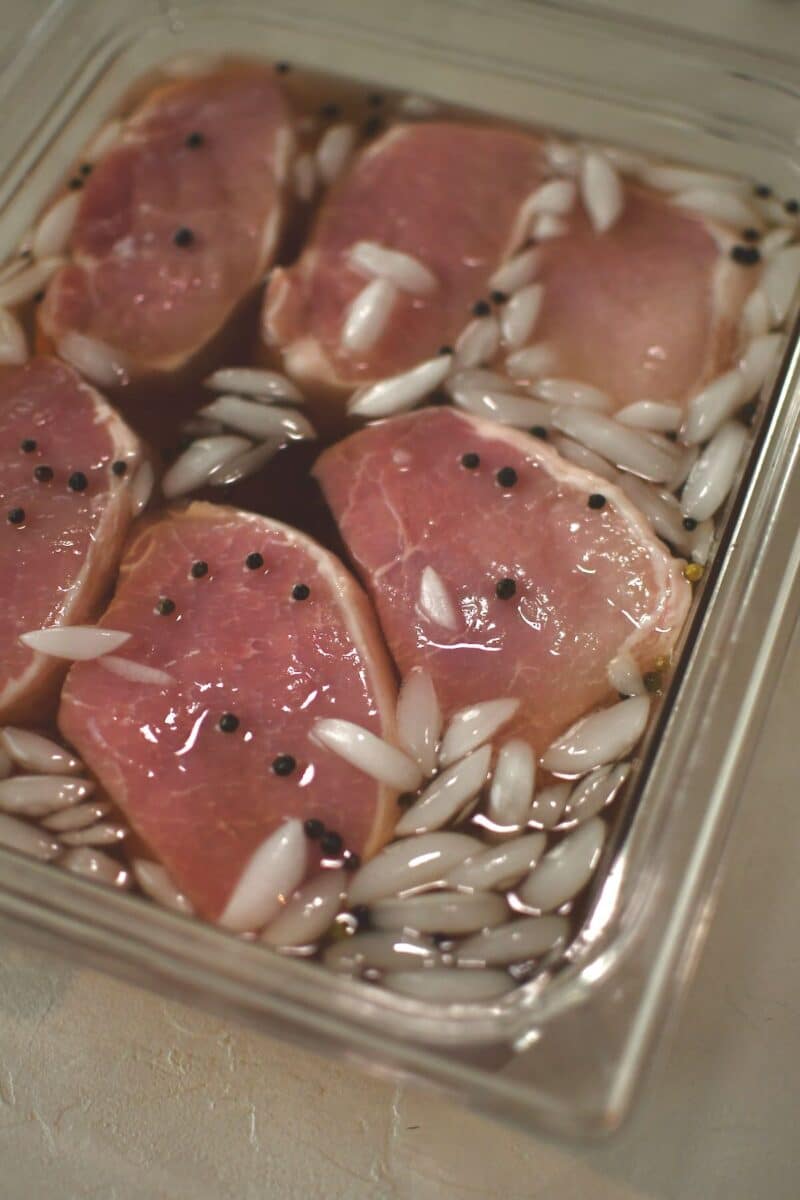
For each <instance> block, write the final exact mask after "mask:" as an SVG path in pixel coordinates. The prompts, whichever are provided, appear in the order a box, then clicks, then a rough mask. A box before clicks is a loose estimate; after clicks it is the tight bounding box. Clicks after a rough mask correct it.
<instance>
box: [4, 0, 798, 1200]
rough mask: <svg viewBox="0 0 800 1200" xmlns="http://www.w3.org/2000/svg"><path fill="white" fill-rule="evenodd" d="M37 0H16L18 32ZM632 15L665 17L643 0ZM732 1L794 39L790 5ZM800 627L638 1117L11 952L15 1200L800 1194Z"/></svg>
mask: <svg viewBox="0 0 800 1200" xmlns="http://www.w3.org/2000/svg"><path fill="white" fill-rule="evenodd" d="M32 7H33V5H32V3H30V4H28V3H26V0H0V40H1V39H2V36H3V28H4V27H5V26H11V25H12V24H13V23H14V20H15V19H17V20H18V19H19V18H20V15H21V14H22V13H26V12H27V13H29V12H30V10H31V8H32ZM617 7H618V8H620V9H623V10H626V11H638V12H644V11H653V12H656V13H657V12H658V9H659V7H660V6H656V5H655V4H651V3H644V2H643V0H639V2H638V3H637V2H635V0H618V3H617ZM714 14H717V15H718V16H719V17H720V18H722V17H723V15H724V16H725V19H726V20H729V19H730V17H731V14H733V15H734V19H735V20H736V21H739V22H740V23H741V28H742V30H743V31H745V32H750V31H754V32H755V31H757V30H759V29H760V30H761V31H762V34H763V41H764V44H772V45H773V46H775V47H780V44H781V37H782V36H783V37H784V38H786V36H787V35H788V34H790V33H791V34H792V35H793V36H795V35H796V32H797V28H798V19H799V18H798V8H797V6H796V5H793V4H791V3H777V2H775V3H757V2H753V3H747V2H742V0H739V3H737V4H735V5H731V4H729V3H726V0H714V2H713V4H712V3H710V2H709V3H707V4H706V5H704V6H703V7H702V8H700V7H698V6H697V5H694V4H689V3H683V2H681V3H676V4H674V5H673V6H672V15H673V18H675V19H677V17H678V16H680V17H682V18H683V19H685V20H692V21H693V23H694V24H695V25H696V27H697V28H698V29H701V28H702V29H706V30H713V29H714V27H715V24H716V23H717V22H716V20H715V16H714ZM798 691H800V638H796V639H795V641H794V644H793V647H792V651H791V653H790V655H789V656H788V658H787V661H786V663H785V667H784V672H783V677H782V680H781V683H780V687H779V688H778V690H777V692H776V695H775V697H774V701H773V704H772V709H771V712H770V715H769V717H768V721H767V725H766V729H765V732H764V735H763V738H762V742H761V745H760V749H759V751H758V754H757V756H756V760H755V762H754V764H753V768H752V771H751V773H750V777H749V782H748V784H747V786H746V788H745V792H744V796H743V800H742V805H741V811H740V815H739V817H738V819H737V821H736V824H735V826H734V831H733V836H732V839H731V846H730V851H729V856H728V861H727V864H726V872H725V880H724V884H723V887H722V891H721V896H720V901H719V907H718V911H717V914H716V917H715V920H714V923H713V925H712V928H711V932H710V935H709V938H708V943H707V945H706V948H705V952H704V954H703V957H702V961H701V964H700V967H699V970H698V973H697V977H696V980H695V982H694V985H693V987H692V989H691V991H690V995H689V998H688V1001H687V1003H686V1005H685V1007H684V1009H683V1011H682V1013H681V1014H680V1020H679V1023H678V1027H677V1030H676V1031H675V1034H674V1037H673V1039H672V1041H671V1045H670V1047H669V1049H668V1052H667V1053H666V1054H665V1055H663V1056H662V1059H661V1062H660V1064H659V1066H658V1069H657V1071H656V1077H655V1079H654V1080H653V1081H652V1082H651V1084H650V1086H649V1087H648V1089H647V1090H646V1092H645V1094H644V1096H643V1098H642V1100H641V1102H640V1104H639V1106H638V1107H637V1110H636V1113H635V1115H634V1117H633V1119H632V1120H631V1122H630V1123H629V1125H628V1126H627V1127H626V1129H625V1130H624V1131H623V1132H622V1133H621V1134H620V1135H619V1136H618V1137H617V1138H616V1139H615V1140H613V1141H612V1142H610V1143H608V1144H606V1145H603V1146H601V1147H599V1148H592V1149H588V1150H576V1149H574V1148H567V1147H563V1146H555V1145H553V1144H552V1143H548V1142H545V1141H542V1140H540V1139H538V1138H536V1137H534V1136H525V1135H522V1134H519V1133H512V1132H509V1131H507V1130H505V1129H503V1128H501V1127H500V1126H498V1125H495V1124H493V1123H491V1122H489V1121H487V1120H484V1119H483V1118H481V1117H478V1116H475V1115H472V1114H469V1113H467V1112H465V1111H464V1110H462V1109H460V1108H458V1107H456V1106H454V1105H452V1104H450V1103H449V1102H447V1101H445V1100H443V1099H440V1098H439V1097H437V1096H434V1095H432V1094H428V1093H425V1092H423V1091H421V1090H418V1089H417V1088H415V1087H410V1086H395V1085H393V1084H390V1083H386V1082H381V1081H376V1080H372V1079H369V1078H367V1077H365V1076H364V1075H362V1074H360V1073H357V1072H356V1071H354V1070H352V1069H350V1068H349V1067H346V1066H342V1065H339V1064H331V1063H329V1062H323V1061H322V1060H320V1059H318V1058H316V1057H314V1056H312V1055H311V1054H308V1053H304V1052H301V1051H298V1050H296V1049H294V1048H292V1047H287V1046H284V1045H281V1044H278V1043H276V1042H274V1041H272V1040H270V1039H268V1038H266V1037H263V1036H260V1035H257V1034H254V1033H252V1032H249V1031H247V1030H245V1029H243V1028H240V1027H237V1026H230V1025H229V1024H227V1023H225V1022H223V1021H220V1020H217V1019H214V1018H212V1017H208V1016H205V1015H203V1014H200V1013H198V1012H196V1011H194V1010H193V1009H189V1008H186V1007H184V1006H182V1005H180V1004H177V1003H174V1002H171V1001H170V1002H168V1001H165V1000H162V999H159V998H157V997H155V996H153V995H150V994H149V993H145V992H143V991H139V990H136V989H133V988H131V987H129V986H127V985H123V984H120V983H117V982H114V981H111V980H109V979H107V978H105V977H104V976H101V975H99V974H95V973H93V972H90V971H86V970H78V969H73V968H71V967H70V966H68V965H65V964H63V963H60V962H57V961H55V960H54V959H51V958H49V957H45V956H43V955H40V954H39V953H35V952H33V951H31V950H24V949H19V948H16V947H9V946H4V945H0V1200H79V1198H80V1200H83V1198H84V1197H87V1198H88V1197H93V1198H94V1197H96V1198H100V1200H217V1198H220V1197H231V1198H235V1200H250V1198H252V1200H255V1198H256V1197H258V1198H259V1200H261V1198H264V1197H269V1198H270V1200H273V1198H274V1200H301V1198H302V1200H307V1198H309V1197H317V1196H319V1197H323V1196H324V1197H325V1200H338V1198H341V1200H461V1198H462V1197H463V1198H464V1200H468V1198H470V1197H476V1198H479V1197H480V1198H483V1197H486V1198H489V1197H493V1196H499V1197H503V1198H504V1200H533V1198H535V1197H545V1198H547V1200H549V1198H550V1197H556V1198H557V1200H586V1198H587V1197H591V1198H592V1200H694V1198H698V1200H762V1198H763V1200H796V1197H797V1195H798V1192H799V1191H800V1183H799V1182H798V1181H799V1180H800V1147H799V1145H798V1138H797V1135H796V1132H795V1125H796V1109H797V1096H798V1085H797V1078H798V1074H800V951H799V950H798V939H797V913H798V911H800V871H798V869H797V861H798V849H799V848H800V805H798V801H797V791H796V779H797V775H798V769H799V768H800V745H798V739H797V719H796V697H797V695H798Z"/></svg>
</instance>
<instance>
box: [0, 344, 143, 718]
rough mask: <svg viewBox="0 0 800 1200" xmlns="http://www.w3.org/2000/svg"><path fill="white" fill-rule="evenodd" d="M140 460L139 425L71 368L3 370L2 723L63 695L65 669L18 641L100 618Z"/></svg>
mask: <svg viewBox="0 0 800 1200" xmlns="http://www.w3.org/2000/svg"><path fill="white" fill-rule="evenodd" d="M139 457H140V447H139V442H138V440H137V438H136V437H135V436H134V435H133V433H132V432H131V431H130V429H128V427H127V426H126V425H125V424H124V423H123V421H122V420H121V419H120V417H119V416H117V414H116V413H115V412H114V410H113V409H112V408H110V407H109V406H108V404H106V402H105V400H103V398H102V397H101V396H100V395H98V393H97V392H96V391H94V389H93V388H91V387H88V386H87V385H86V384H85V383H83V382H82V381H81V380H80V379H79V378H78V376H77V375H76V374H75V372H74V371H72V370H71V368H69V367H66V366H64V365H63V363H59V362H56V361H55V360H54V359H49V358H36V359H33V360H32V361H31V362H29V363H28V364H27V365H26V366H24V367H19V368H18V369H16V370H13V371H5V372H3V373H2V374H0V503H1V504H2V509H0V512H1V513H2V521H0V597H1V598H2V603H0V722H2V721H21V720H26V719H33V720H36V721H41V719H42V715H43V711H42V706H45V707H47V706H50V705H52V703H53V701H54V700H55V698H56V694H57V691H58V686H59V683H60V681H61V679H62V678H63V675H64V674H65V671H66V667H65V665H64V664H63V663H61V662H59V660H58V659H54V658H49V657H45V656H44V655H41V654H34V653H33V651H31V650H28V649H27V648H26V647H25V646H23V645H22V644H21V643H20V642H19V641H18V640H17V639H18V638H19V635H20V634H21V633H24V632H26V631H27V630H31V629H38V628H40V627H44V626H50V625H79V624H81V623H83V622H85V621H89V620H93V619H94V617H95V616H96V614H97V612H98V611H99V609H100V607H101V605H102V604H103V602H104V600H105V597H106V594H107V593H108V591H109V590H110V587H111V585H112V582H113V579H114V573H115V570H116V566H117V561H118V559H119V555H120V553H121V550H122V543H123V540H124V538H125V534H126V532H127V530H128V525H129V524H130V521H131V515H132V514H131V502H130V496H129V486H130V479H131V476H132V474H133V468H134V466H135V465H136V462H137V460H138V458H139ZM117 462H120V463H125V473H124V474H115V472H114V470H112V463H117ZM116 470H117V471H120V470H122V468H121V467H117V468H116Z"/></svg>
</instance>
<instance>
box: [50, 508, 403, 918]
mask: <svg viewBox="0 0 800 1200" xmlns="http://www.w3.org/2000/svg"><path fill="white" fill-rule="evenodd" d="M254 545H257V546H258V547H259V550H258V552H257V553H258V554H259V555H260V556H261V557H262V558H263V569H259V570H248V569H246V568H245V569H243V564H244V563H245V562H246V560H247V558H248V556H249V555H251V554H253V553H254V551H253V549H252V547H253V546H254ZM205 563H208V564H210V566H211V570H210V571H209V574H208V575H207V576H206V575H204V574H203V575H201V576H200V579H199V580H198V578H197V577H196V575H195V574H194V572H193V569H192V568H193V567H196V566H197V564H205ZM298 576H300V577H302V578H303V579H305V580H308V581H309V583H308V585H307V586H308V588H309V595H308V597H307V599H306V601H305V603H303V604H298V603H296V602H295V601H294V600H292V589H293V587H294V586H295V580H296V579H297V578H298ZM154 592H155V593H156V594H158V593H159V592H160V593H161V595H162V597H167V598H169V600H170V601H171V602H172V603H173V604H174V612H173V615H171V616H170V617H169V618H168V619H166V620H165V619H163V618H162V617H161V616H160V615H159V612H161V611H163V608H162V609H159V610H158V611H154V608H153V593H154ZM162 605H163V600H162ZM100 625H101V627H109V628H112V629H122V630H125V631H127V632H128V633H129V634H130V635H131V637H130V640H129V641H127V642H126V643H125V646H124V648H123V650H122V651H121V653H122V654H123V655H124V657H125V658H127V659H129V660H130V661H132V662H134V663H137V664H144V665H145V666H146V667H150V668H157V669H158V670H159V671H162V672H165V673H166V675H167V677H169V678H170V679H171V681H172V682H170V683H165V684H164V685H163V686H154V685H153V684H150V683H142V684H140V685H137V684H136V683H131V682H130V681H129V680H128V679H123V678H121V677H120V676H119V675H117V674H114V673H112V672H109V671H108V670H106V669H105V667H104V666H103V663H102V660H100V661H97V662H87V663H79V664H76V665H75V666H74V667H73V668H72V670H71V672H70V675H69V677H68V679H67V682H66V684H65V687H64V691H63V694H62V701H61V708H60V711H59V718H58V720H59V727H60V729H61V731H62V733H63V734H64V735H65V737H67V738H68V739H69V741H70V743H71V744H72V745H74V746H75V747H76V749H77V751H78V753H79V754H80V756H81V758H82V759H83V761H84V762H85V763H86V764H87V765H88V766H89V767H90V768H91V769H92V771H93V772H94V773H95V774H96V776H97V777H98V779H100V781H101V783H102V784H103V786H104V788H105V789H106V791H107V792H108V794H109V796H110V797H111V798H112V800H113V801H114V802H115V803H116V804H117V805H118V806H119V808H120V809H121V810H122V812H123V813H124V815H125V816H126V817H127V819H128V820H129V821H130V824H131V826H132V827H133V829H134V830H135V831H136V833H137V834H138V835H139V837H141V838H142V839H143V841H144V842H145V843H146V844H147V845H148V846H149V848H150V850H151V851H152V852H153V854H154V855H155V856H156V857H157V859H158V861H159V862H161V863H163V865H164V866H165V867H166V868H167V871H168V872H169V874H170V876H171V877H172V879H173V880H174V881H175V883H176V884H177V885H178V887H179V888H180V890H181V892H183V893H185V895H186V896H188V897H189V899H190V900H191V902H192V904H193V905H194V907H195V908H196V909H197V911H198V912H200V913H202V914H203V915H204V916H206V917H210V918H211V919H216V918H218V917H220V916H221V915H222V914H223V913H224V912H225V910H226V906H227V905H228V903H229V901H231V897H232V893H233V891H234V889H235V886H236V884H237V881H238V880H239V878H240V876H241V875H242V873H243V871H244V870H245V868H246V867H247V864H248V862H249V860H250V859H251V858H252V857H253V856H254V855H255V854H256V852H257V851H258V850H259V847H260V846H262V844H264V843H265V842H266V841H268V840H269V839H270V838H271V837H272V836H273V835H276V834H279V833H280V829H281V827H282V825H283V824H284V823H285V822H287V821H290V820H291V819H293V818H299V819H301V820H305V819H314V820H321V821H322V822H324V825H325V827H326V828H327V829H331V830H335V831H337V832H338V834H339V835H340V840H339V841H337V842H336V844H335V845H334V841H333V838H332V837H331V838H329V839H328V842H327V843H326V846H325V847H324V848H323V849H324V851H325V853H326V854H331V855H333V854H337V853H338V852H339V850H341V847H342V846H343V845H345V844H346V846H347V848H348V849H349V850H351V851H353V852H356V853H358V854H361V855H369V854H371V853H373V852H374V851H375V850H376V849H377V847H378V846H380V845H381V844H382V843H383V842H384V841H385V840H386V838H387V837H388V836H389V833H390V831H391V823H392V817H393V814H394V811H395V805H394V794H393V792H392V791H391V790H390V789H389V788H387V787H384V786H381V785H380V784H378V783H377V782H375V781H374V780H372V779H370V778H369V777H368V776H366V775H364V774H362V773H361V772H359V771H358V770H356V769H355V768H354V767H352V766H350V765H349V764H348V763H346V762H345V761H344V760H343V759H342V758H340V757H338V756H337V755H335V754H333V753H332V752H331V751H330V750H328V749H326V748H325V747H324V746H322V745H320V744H319V743H316V742H314V741H312V740H311V739H310V737H309V734H310V733H311V731H312V729H313V727H314V725H315V723H316V721H317V720H318V719H319V718H321V717H329V716H331V717H336V718H339V719H345V720H349V721H352V722H356V723H357V724H359V725H361V726H364V727H366V728H367V729H369V730H372V731H373V732H374V733H375V734H377V735H379V736H380V735H384V734H385V735H388V736H391V735H392V732H393V727H394V698H395V685H394V680H393V677H392V670H391V666H390V664H389V661H388V658H387V655H386V652H385V650H384V648H383V645H382V643H381V641H380V635H379V634H378V631H377V626H376V624H375V619H374V617H373V614H372V611H371V609H370V606H369V604H368V602H367V600H366V597H365V596H364V594H363V593H362V591H361V589H360V588H359V586H358V585H357V584H356V582H355V580H353V579H352V578H351V577H350V575H349V574H348V573H347V571H346V570H345V568H344V567H343V566H342V565H341V564H340V563H339V562H338V561H337V560H336V559H335V558H334V557H333V556H332V555H331V554H329V553H328V551H326V550H324V549H323V548H322V547H321V546H318V545H317V544H316V543H314V542H312V541H311V540H310V539H309V538H307V537H305V536H304V535H303V534H301V533H298V532H297V531H295V530H293V529H289V528H288V527H286V526H283V525H280V524H278V523H277V522H274V521H270V520H269V519H268V518H265V517H259V516H255V515H253V514H251V513H244V512H238V511H236V510H234V509H229V508H223V507H217V506H214V505H210V504H199V503H198V504H193V505H191V506H190V507H189V508H187V509H185V510H183V511H175V512H167V513H166V514H165V515H164V516H163V517H161V519H160V520H158V521H155V522H154V523H151V524H150V525H149V526H148V527H147V528H145V529H143V530H142V531H141V532H140V533H138V534H137V535H136V537H135V538H134V539H133V541H132V542H131V544H130V546H129V548H128V551H127V553H126V555H125V558H124V560H123V563H122V568H121V571H120V580H119V584H118V586H117V590H116V593H115V596H114V599H113V600H112V602H111V605H110V606H109V608H108V609H107V611H106V612H105V614H104V616H103V618H102V620H101V622H100ZM312 862H313V854H312V852H311V850H310V849H309V852H308V863H309V867H308V869H309V870H311V867H312ZM298 882H299V880H298Z"/></svg>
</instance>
